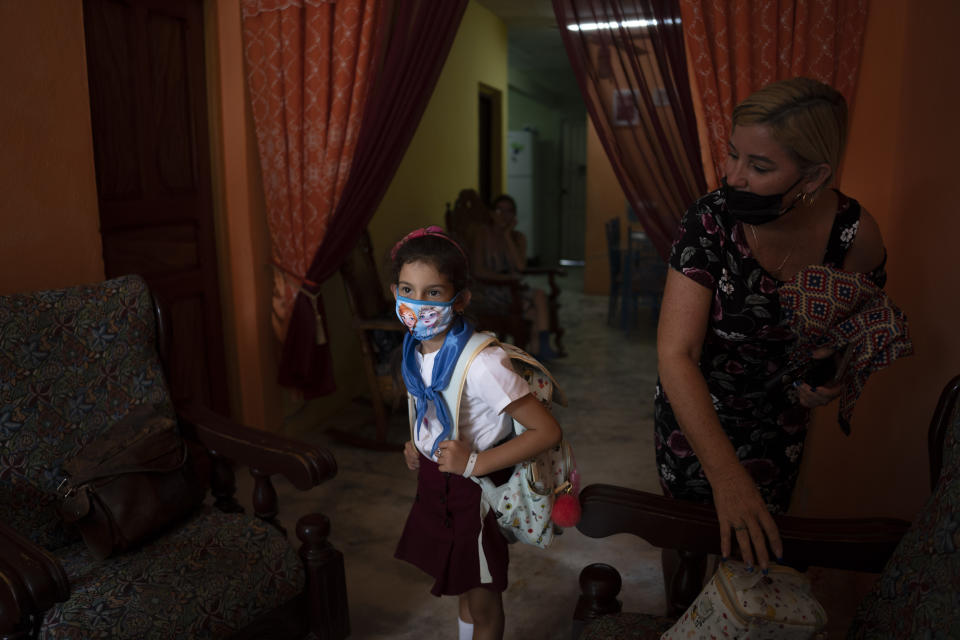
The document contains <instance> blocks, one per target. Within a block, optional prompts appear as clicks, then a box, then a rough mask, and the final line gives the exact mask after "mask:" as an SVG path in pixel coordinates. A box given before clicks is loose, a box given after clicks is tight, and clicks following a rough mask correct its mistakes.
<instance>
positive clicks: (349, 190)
mask: <svg viewBox="0 0 960 640" xmlns="http://www.w3.org/2000/svg"><path fill="white" fill-rule="evenodd" d="M342 1H343V0H338V2H342ZM466 8H467V0H443V1H442V2H436V1H433V0H394V1H393V2H387V3H385V5H384V8H383V11H382V17H381V20H380V22H379V27H378V29H377V31H376V35H375V40H376V43H377V55H376V56H375V58H376V60H377V63H376V75H375V77H374V80H373V82H372V85H371V87H370V90H369V95H368V96H367V103H366V108H365V109H364V114H363V120H362V122H361V124H360V130H359V133H358V136H357V141H356V148H355V150H354V153H353V158H352V162H351V167H350V171H349V176H348V177H347V179H346V183H345V184H344V186H343V189H342V191H341V192H340V195H339V199H338V201H337V202H336V209H335V210H334V212H333V214H332V216H331V217H330V218H329V221H328V223H327V225H326V228H325V233H324V235H323V237H322V240H321V242H320V244H319V247H317V248H316V250H315V251H314V252H313V253H312V254H311V256H310V261H309V267H308V268H307V269H306V272H305V276H306V277H305V279H304V280H305V282H304V284H303V286H302V287H301V288H300V295H298V296H297V298H296V302H295V304H294V306H293V309H292V313H291V315H290V321H289V328H288V330H287V334H286V339H285V341H284V345H283V351H282V353H281V359H280V373H279V381H280V383H281V384H283V385H286V386H290V387H296V388H298V389H300V390H301V391H302V392H303V393H304V396H305V397H315V396H319V395H324V394H327V393H331V392H332V391H333V390H334V389H335V388H336V387H335V382H334V379H333V361H332V359H331V356H330V348H329V346H328V345H327V343H326V340H325V339H324V338H325V336H324V335H322V334H325V332H326V327H325V323H324V307H323V299H322V298H321V297H320V294H319V288H318V286H317V284H319V283H322V282H323V281H325V280H327V279H328V278H329V277H330V276H332V275H333V274H334V273H335V272H336V270H337V269H338V268H339V266H340V264H341V263H342V262H343V260H344V258H346V256H347V254H348V253H349V252H350V250H351V249H353V247H354V245H356V243H357V240H358V239H359V237H360V233H361V232H362V231H363V229H364V228H365V227H366V226H367V224H368V223H369V222H370V219H371V218H372V217H373V214H374V212H375V211H376V209H377V206H378V205H379V204H380V201H381V200H382V199H383V196H384V194H385V193H386V190H387V187H388V186H389V185H390V182H391V180H392V179H393V176H394V174H395V173H396V171H397V167H398V166H399V165H400V161H401V160H402V159H403V155H404V153H405V152H406V150H407V147H408V146H409V144H410V140H411V139H412V138H413V135H414V133H415V132H416V130H417V125H418V124H419V122H420V118H421V116H422V115H423V112H424V110H425V109H426V107H427V103H428V102H429V100H430V96H431V94H432V93H433V88H434V86H435V85H436V83H437V79H438V78H439V77H440V71H441V70H442V69H443V64H444V62H445V61H446V59H447V54H448V53H449V52H450V47H451V45H452V44H453V39H454V36H455V35H456V32H457V28H458V26H459V25H460V20H461V19H462V18H463V14H464V11H466Z"/></svg>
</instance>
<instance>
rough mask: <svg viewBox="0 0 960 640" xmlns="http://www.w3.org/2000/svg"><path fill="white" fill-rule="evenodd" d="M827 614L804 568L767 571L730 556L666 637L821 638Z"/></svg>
mask: <svg viewBox="0 0 960 640" xmlns="http://www.w3.org/2000/svg"><path fill="white" fill-rule="evenodd" d="M826 626H827V614H826V612H825V611H824V609H823V606H821V605H820V603H819V602H817V599H816V598H814V597H813V595H812V593H811V590H810V580H809V579H808V578H807V577H806V576H805V575H804V574H802V573H800V572H798V571H796V570H794V569H791V568H790V567H785V566H781V565H771V566H770V572H769V574H768V575H766V576H764V575H762V574H761V572H760V570H759V569H754V570H753V571H747V565H745V564H744V563H742V562H737V561H733V560H728V561H726V562H724V563H722V564H721V565H720V566H719V568H718V569H717V572H716V573H715V574H714V575H713V577H712V578H711V579H710V582H708V583H707V586H705V587H704V588H703V591H701V592H700V595H699V596H697V599H696V600H694V602H693V604H692V605H690V607H689V608H688V609H687V610H686V611H685V612H684V614H683V616H682V617H681V618H680V619H679V620H677V622H676V623H675V624H674V625H673V626H672V627H670V629H669V630H668V631H667V632H666V633H664V634H663V635H662V636H660V639H661V640H680V639H681V638H682V639H684V640H700V639H701V638H702V639H703V640H708V639H710V638H730V639H731V640H738V639H749V640H761V639H762V640H767V639H769V640H780V639H786V640H790V639H794V638H796V639H798V640H799V639H801V638H803V639H808V638H818V637H821V636H820V634H821V632H822V631H823V630H824V628H825V627H826Z"/></svg>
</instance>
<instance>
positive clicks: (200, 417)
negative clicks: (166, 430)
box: [177, 403, 337, 491]
mask: <svg viewBox="0 0 960 640" xmlns="http://www.w3.org/2000/svg"><path fill="white" fill-rule="evenodd" d="M177 414H178V416H179V417H180V419H181V424H182V425H183V426H184V427H185V429H187V430H188V433H190V435H193V436H194V437H195V438H196V439H197V440H199V441H200V442H201V443H202V444H203V445H204V446H205V447H207V448H208V449H209V450H210V451H212V452H213V453H215V454H217V455H219V456H222V457H224V458H228V459H230V460H233V461H234V462H238V463H240V464H242V465H245V466H248V467H251V468H253V469H256V470H257V471H258V472H259V473H261V474H264V475H268V476H270V475H275V474H280V475H282V476H284V477H285V478H287V480H289V481H290V483H291V484H292V485H293V486H294V487H296V488H297V489H300V490H301V491H306V490H308V489H310V488H312V487H315V486H317V485H319V484H320V483H321V482H324V481H326V480H329V479H330V478H332V477H334V476H335V475H337V463H336V460H334V458H333V454H331V453H330V452H329V451H327V450H326V449H323V448H321V447H316V446H312V445H309V444H307V443H305V442H300V441H297V440H291V439H289V438H284V437H283V436H278V435H276V434H273V433H269V432H266V431H261V430H259V429H253V428H251V427H247V426H244V425H241V424H238V423H236V422H233V421H232V420H230V419H228V418H225V417H223V416H221V415H219V414H217V413H214V412H213V411H211V410H210V409H208V408H206V407H204V406H203V405H200V404H197V403H191V404H188V405H185V406H182V407H178V408H177Z"/></svg>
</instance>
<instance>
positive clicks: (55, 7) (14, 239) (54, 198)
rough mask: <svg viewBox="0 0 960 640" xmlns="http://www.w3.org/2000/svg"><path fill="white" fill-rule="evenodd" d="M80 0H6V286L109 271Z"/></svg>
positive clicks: (58, 283)
mask: <svg viewBox="0 0 960 640" xmlns="http://www.w3.org/2000/svg"><path fill="white" fill-rule="evenodd" d="M82 25H83V14H82V6H81V4H80V3H79V2H62V1H61V0H34V1H32V2H0V60H3V64H2V65H0V86H3V87H4V91H3V99H2V100H0V140H2V147H0V193H2V194H3V200H2V202H0V225H2V226H0V229H2V230H0V293H16V292H23V291H33V290H36V289H49V288H58V287H65V286H70V285H74V284H81V283H88V282H95V281H97V280H102V279H103V277H104V276H103V273H104V272H103V257H102V252H101V245H100V216H99V212H98V207H97V188H96V177H95V174H94V167H93V137H92V135H91V132H90V97H89V93H88V89H87V64H86V56H85V47H84V42H83V28H82Z"/></svg>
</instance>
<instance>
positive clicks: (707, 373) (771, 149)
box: [655, 78, 885, 569]
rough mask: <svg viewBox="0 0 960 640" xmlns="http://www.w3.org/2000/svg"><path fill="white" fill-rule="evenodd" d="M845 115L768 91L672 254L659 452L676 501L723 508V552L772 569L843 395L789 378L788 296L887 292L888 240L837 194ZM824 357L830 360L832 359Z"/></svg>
mask: <svg viewBox="0 0 960 640" xmlns="http://www.w3.org/2000/svg"><path fill="white" fill-rule="evenodd" d="M846 119H847V107H846V103H845V101H844V99H843V97H842V96H841V95H840V94H839V93H838V92H837V91H835V90H834V89H832V88H831V87H829V86H827V85H825V84H822V83H820V82H816V81H814V80H809V79H805V78H794V79H792V80H786V81H782V82H778V83H774V84H772V85H768V86H767V87H765V88H763V89H761V90H760V91H758V92H756V93H754V94H753V95H751V96H750V97H749V98H747V100H745V101H744V102H743V103H741V104H740V105H738V106H737V108H736V109H735V110H734V112H733V132H732V134H731V136H730V141H729V149H728V156H727V160H726V163H725V165H724V170H725V173H726V176H725V179H724V183H723V186H721V188H720V189H718V190H716V191H714V192H712V193H709V194H707V195H705V196H703V197H702V198H700V199H699V200H698V201H697V202H695V203H694V204H693V205H692V206H691V207H690V208H689V210H688V211H687V212H686V214H685V215H684V216H683V219H682V221H681V225H680V234H679V239H678V240H677V241H676V243H675V244H674V246H673V249H672V252H671V255H670V266H671V267H672V269H670V271H669V274H668V276H667V283H666V288H665V290H664V297H663V304H662V308H661V313H660V324H659V329H658V336H657V352H658V366H659V373H660V380H659V381H658V384H657V389H656V400H655V425H656V426H655V445H656V455H657V466H658V468H659V472H660V480H661V485H662V487H663V490H664V492H665V493H666V494H667V495H670V496H673V497H675V498H679V499H685V500H691V501H695V502H702V503H712V504H714V505H715V506H716V509H717V516H718V518H719V521H720V530H721V553H722V554H723V556H724V557H727V556H729V555H730V550H731V546H732V545H731V539H732V538H731V534H732V535H733V537H735V538H736V540H737V544H738V547H739V548H740V551H741V553H742V555H743V559H744V561H745V562H747V563H748V564H750V565H752V564H753V563H754V562H755V561H756V562H757V563H758V564H759V565H760V567H761V568H763V569H766V568H767V566H768V560H769V555H768V545H769V549H770V550H771V551H772V552H773V553H774V554H775V557H778V558H779V557H780V556H782V552H783V551H782V544H781V542H780V537H779V534H778V532H777V528H776V525H775V524H774V522H773V519H772V518H771V517H770V513H771V512H773V513H779V512H782V511H785V510H786V509H787V507H788V506H789V503H790V497H791V494H792V492H793V487H794V484H795V482H796V478H797V471H798V469H799V465H800V458H801V455H802V452H803V443H804V439H805V437H806V430H807V423H808V421H809V417H810V408H811V407H815V406H819V405H823V404H827V403H829V402H831V401H832V400H834V399H835V398H836V397H837V396H839V394H840V391H841V387H840V385H839V384H829V385H821V386H818V387H811V386H810V385H809V384H806V383H804V382H802V381H799V380H792V379H789V378H788V377H783V376H781V375H780V374H779V372H780V371H781V370H782V368H783V366H784V365H785V364H786V361H787V349H788V347H789V346H790V343H791V340H792V339H793V338H794V336H793V334H792V332H791V330H790V329H789V328H788V327H787V326H785V325H784V324H782V323H781V318H780V316H781V314H780V307H779V302H778V295H777V291H778V289H779V287H780V285H781V284H782V283H783V282H785V281H787V280H789V279H790V278H791V277H793V276H794V275H795V274H796V273H797V272H798V271H799V270H800V269H802V268H803V267H805V266H807V265H811V264H824V265H828V266H833V267H837V268H843V269H845V270H848V271H857V272H862V273H868V274H869V275H870V277H871V278H872V279H873V280H874V281H875V282H877V283H878V284H879V285H881V286H882V284H883V280H884V271H883V263H884V261H885V252H884V249H883V241H882V238H881V236H880V230H879V228H878V226H877V224H876V222H875V221H874V220H873V218H872V217H871V216H870V214H868V213H867V212H866V211H865V210H864V209H863V208H861V207H860V205H859V203H857V201H856V200H854V199H852V198H849V197H847V196H845V195H844V194H842V193H840V192H839V191H836V190H834V189H831V188H829V184H830V182H831V180H832V178H833V177H834V175H835V173H836V168H837V166H838V165H839V162H840V158H841V156H842V153H843V146H844V142H845V139H846ZM813 355H814V357H818V358H822V357H832V355H831V353H830V352H829V351H828V350H826V351H823V352H815V353H814V354H813Z"/></svg>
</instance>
